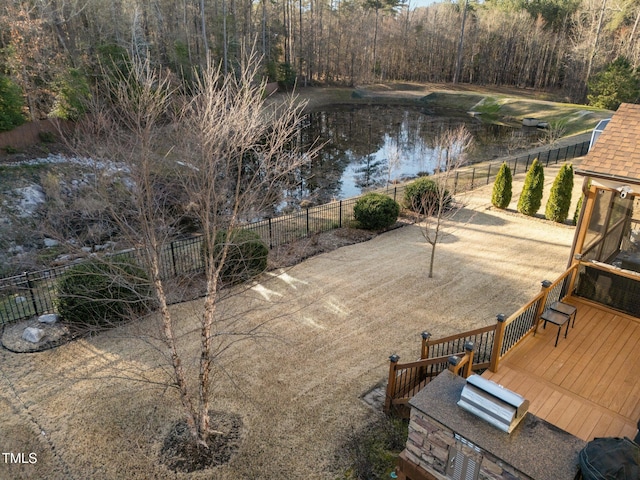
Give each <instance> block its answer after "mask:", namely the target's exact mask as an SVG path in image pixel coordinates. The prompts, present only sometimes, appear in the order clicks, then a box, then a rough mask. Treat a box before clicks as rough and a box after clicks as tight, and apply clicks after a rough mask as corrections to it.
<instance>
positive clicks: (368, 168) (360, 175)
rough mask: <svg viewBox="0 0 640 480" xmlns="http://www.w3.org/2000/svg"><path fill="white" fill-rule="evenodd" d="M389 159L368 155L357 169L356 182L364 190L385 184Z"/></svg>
mask: <svg viewBox="0 0 640 480" xmlns="http://www.w3.org/2000/svg"><path fill="white" fill-rule="evenodd" d="M386 172H387V161H386V160H376V159H375V157H374V156H373V155H367V156H366V157H365V158H364V162H363V164H362V166H361V167H359V168H357V169H356V175H355V184H356V185H357V186H358V188H360V190H361V191H362V192H365V191H367V190H370V189H372V188H375V187H381V186H383V185H384V181H385V175H386Z"/></svg>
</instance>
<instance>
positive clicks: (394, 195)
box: [393, 186, 398, 202]
mask: <svg viewBox="0 0 640 480" xmlns="http://www.w3.org/2000/svg"><path fill="white" fill-rule="evenodd" d="M397 193H398V187H397V186H394V187H393V201H394V202H397V201H398V200H396V194H397Z"/></svg>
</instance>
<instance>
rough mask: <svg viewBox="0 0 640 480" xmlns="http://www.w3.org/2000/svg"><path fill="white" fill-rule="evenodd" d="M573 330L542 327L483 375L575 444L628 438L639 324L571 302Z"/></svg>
mask: <svg viewBox="0 0 640 480" xmlns="http://www.w3.org/2000/svg"><path fill="white" fill-rule="evenodd" d="M568 303H572V304H574V305H576V306H577V307H578V312H577V318H576V322H575V328H569V335H568V337H567V338H566V339H565V338H564V332H565V328H564V327H563V328H562V333H561V334H560V339H559V341H558V346H557V347H555V348H554V343H555V339H556V333H557V331H558V329H557V327H556V326H554V325H550V324H547V328H546V330H543V329H542V324H540V326H539V328H538V333H537V334H536V336H535V337H533V336H531V335H530V336H529V337H527V338H526V339H525V340H524V341H523V342H522V344H521V345H519V346H518V347H516V348H515V349H514V350H513V351H512V352H510V353H509V354H508V355H507V356H506V357H505V358H504V359H503V360H502V361H501V362H500V365H499V370H498V372H497V373H492V372H490V371H488V370H487V371H486V372H485V373H484V374H483V376H484V377H485V378H488V379H491V380H493V381H495V382H497V383H499V384H501V385H502V386H504V387H505V388H508V389H510V390H513V391H515V392H517V393H519V394H520V395H523V396H524V397H525V398H527V399H528V400H529V402H530V406H529V411H530V412H531V413H533V414H534V415H537V416H538V417H541V418H543V419H545V420H547V421H548V422H550V423H552V424H554V425H556V426H558V427H560V428H562V429H563V430H566V431H568V432H570V433H572V434H573V435H575V436H577V437H579V438H581V439H583V440H592V439H593V438H595V437H624V436H626V437H629V438H633V437H634V436H635V435H636V430H637V425H636V424H637V422H638V420H639V419H640V373H639V372H640V319H637V318H633V317H630V316H626V315H622V314H616V313H614V312H612V311H610V310H605V309H601V308H598V307H596V306H594V305H592V304H587V303H583V302H580V301H579V300H578V299H573V298H572V299H571V300H568Z"/></svg>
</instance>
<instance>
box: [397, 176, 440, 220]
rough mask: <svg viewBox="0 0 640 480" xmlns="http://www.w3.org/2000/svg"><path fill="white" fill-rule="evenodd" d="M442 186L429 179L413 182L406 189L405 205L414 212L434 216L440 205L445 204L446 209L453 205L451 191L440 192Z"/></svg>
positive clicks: (424, 178)
mask: <svg viewBox="0 0 640 480" xmlns="http://www.w3.org/2000/svg"><path fill="white" fill-rule="evenodd" d="M440 188H441V187H440V186H439V185H438V184H437V183H436V182H435V181H434V180H432V179H430V178H429V177H420V178H418V179H417V180H415V181H413V182H411V183H410V184H409V185H407V186H406V188H405V189H404V204H405V206H406V207H407V208H408V209H410V210H413V211H414V212H418V213H422V214H427V215H430V214H433V213H435V212H437V210H438V204H439V203H440V201H442V202H443V205H442V206H443V207H444V208H445V209H447V208H449V206H450V205H451V194H450V193H449V190H446V189H445V190H444V192H441V191H440Z"/></svg>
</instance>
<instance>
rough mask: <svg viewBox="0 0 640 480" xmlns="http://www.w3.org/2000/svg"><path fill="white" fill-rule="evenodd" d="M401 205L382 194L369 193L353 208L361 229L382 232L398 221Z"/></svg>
mask: <svg viewBox="0 0 640 480" xmlns="http://www.w3.org/2000/svg"><path fill="white" fill-rule="evenodd" d="M399 213H400V205H398V203H397V202H396V201H394V200H393V199H392V198H390V197H388V196H386V195H383V194H381V193H367V194H366V195H363V196H362V197H360V198H359V199H358V201H357V202H356V204H355V205H354V207H353V216H354V217H355V219H356V220H357V221H358V223H359V224H360V227H361V228H364V229H367V230H381V229H383V228H387V227H390V226H391V225H393V224H394V223H396V220H397V219H398V214H399Z"/></svg>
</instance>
